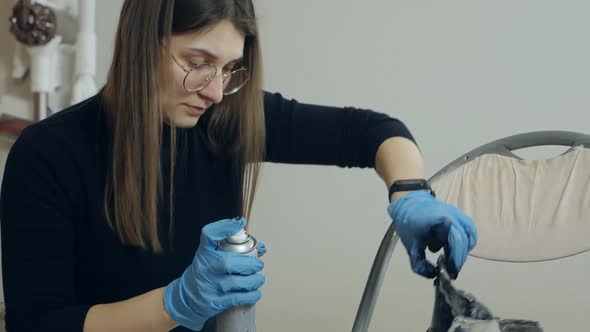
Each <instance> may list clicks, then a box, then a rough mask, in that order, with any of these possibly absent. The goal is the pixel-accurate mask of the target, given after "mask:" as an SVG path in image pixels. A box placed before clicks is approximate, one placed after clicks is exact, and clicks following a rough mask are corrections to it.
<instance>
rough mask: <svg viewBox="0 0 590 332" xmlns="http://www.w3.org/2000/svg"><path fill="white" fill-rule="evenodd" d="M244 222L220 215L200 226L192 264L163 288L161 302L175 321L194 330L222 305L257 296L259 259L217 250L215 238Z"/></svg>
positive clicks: (249, 301)
mask: <svg viewBox="0 0 590 332" xmlns="http://www.w3.org/2000/svg"><path fill="white" fill-rule="evenodd" d="M245 226H246V221H245V220H244V219H224V220H220V221H217V222H214V223H211V224H208V225H207V226H205V227H204V228H203V230H202V232H201V242H200V245H199V248H198V249H197V253H196V255H195V257H194V259H193V262H192V264H191V265H190V266H189V267H188V268H187V269H186V270H185V271H184V273H183V274H182V276H181V277H180V278H178V279H176V280H174V281H172V282H171V283H170V284H169V285H168V286H167V287H166V288H165V291H164V306H165V308H166V311H167V312H168V314H169V315H170V317H171V318H172V319H173V320H174V321H175V322H177V323H178V324H180V325H181V326H184V327H186V328H189V329H192V330H197V331H198V330H200V329H201V328H202V327H203V324H204V323H205V321H206V320H208V319H210V318H212V317H214V316H217V315H218V314H220V313H221V312H223V311H224V310H225V309H227V308H230V307H234V306H240V305H245V304H255V303H256V302H258V300H260V297H261V293H260V290H259V288H260V287H261V286H262V285H263V284H264V281H265V279H264V276H262V275H261V274H258V272H260V271H261V270H262V268H263V266H264V264H263V263H262V261H261V260H259V259H258V258H256V257H251V256H246V255H243V254H239V253H231V252H225V251H220V250H217V245H218V241H220V240H223V239H225V238H226V237H228V236H230V235H232V234H235V233H236V232H238V231H239V230H240V229H242V228H244V227H245Z"/></svg>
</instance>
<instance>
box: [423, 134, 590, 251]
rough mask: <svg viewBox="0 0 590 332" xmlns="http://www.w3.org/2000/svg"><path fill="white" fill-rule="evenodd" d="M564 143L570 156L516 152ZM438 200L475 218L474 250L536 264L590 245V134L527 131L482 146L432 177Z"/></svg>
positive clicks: (584, 249)
mask: <svg viewBox="0 0 590 332" xmlns="http://www.w3.org/2000/svg"><path fill="white" fill-rule="evenodd" d="M543 145H564V146H569V147H570V148H569V149H568V150H567V151H565V152H564V153H563V154H561V155H559V156H555V157H551V158H547V159H543V160H523V159H522V158H520V157H518V156H516V155H515V154H514V153H512V151H514V150H517V149H521V148H526V147H533V146H543ZM429 182H430V184H431V186H432V187H433V189H434V190H435V192H436V194H437V196H438V198H439V199H441V200H443V201H446V202H448V203H451V204H453V205H456V206H457V207H458V208H459V209H461V210H462V211H464V212H465V213H467V214H468V215H470V216H471V217H473V219H474V221H475V222H476V224H477V229H478V244H477V247H476V248H475V249H474V250H473V251H472V252H471V255H473V256H476V257H480V258H485V259H491V260H500V261H514V262H532V261H544V260H551V259H557V258H563V257H567V256H571V255H575V254H578V253H581V252H584V251H587V250H590V236H588V234H590V136H588V135H584V134H579V133H572V132H558V131H543V132H532V133H525V134H520V135H515V136H510V137H506V138H503V139H500V140H497V141H494V142H491V143H489V144H486V145H484V146H481V147H479V148H477V149H475V150H473V151H471V152H469V153H467V154H465V155H463V156H461V157H460V158H458V159H457V160H455V161H454V162H452V163H451V164H449V165H448V166H447V167H445V168H443V169H442V170H441V171H439V172H438V173H437V174H435V175H434V176H433V177H432V178H431V179H430V180H429Z"/></svg>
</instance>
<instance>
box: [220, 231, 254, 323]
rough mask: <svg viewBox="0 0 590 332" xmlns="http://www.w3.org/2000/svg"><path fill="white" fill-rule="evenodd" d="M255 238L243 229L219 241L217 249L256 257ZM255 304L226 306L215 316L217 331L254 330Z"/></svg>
mask: <svg viewBox="0 0 590 332" xmlns="http://www.w3.org/2000/svg"><path fill="white" fill-rule="evenodd" d="M256 245H257V243H256V239H255V238H254V237H252V236H250V235H248V234H247V233H246V231H245V230H244V229H241V230H240V231H239V232H237V233H235V234H233V235H231V236H229V237H228V238H226V239H225V240H222V241H219V249H221V250H223V251H229V252H236V253H240V254H244V255H248V256H253V257H257V256H258V248H257V246H256ZM254 309H255V306H254V305H242V306H238V307H232V308H228V309H227V310H225V311H224V312H222V313H221V314H219V315H218V316H217V332H255V331H256V320H255V310H254Z"/></svg>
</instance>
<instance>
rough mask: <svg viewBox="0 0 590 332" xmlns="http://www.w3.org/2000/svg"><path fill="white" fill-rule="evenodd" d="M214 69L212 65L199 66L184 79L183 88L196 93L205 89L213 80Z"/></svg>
mask: <svg viewBox="0 0 590 332" xmlns="http://www.w3.org/2000/svg"><path fill="white" fill-rule="evenodd" d="M215 72H216V69H215V67H214V66H212V65H207V64H204V65H199V66H197V67H195V68H193V69H192V70H191V71H190V72H189V73H188V75H187V76H186V78H185V79H184V87H185V89H187V90H189V91H198V90H201V89H202V88H204V87H206V86H207V84H209V82H211V81H213V79H214V78H215Z"/></svg>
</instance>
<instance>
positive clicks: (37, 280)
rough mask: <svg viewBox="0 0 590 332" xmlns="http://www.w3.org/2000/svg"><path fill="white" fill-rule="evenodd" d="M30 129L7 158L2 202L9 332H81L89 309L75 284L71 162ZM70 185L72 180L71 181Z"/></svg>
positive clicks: (0, 202) (4, 272) (0, 210)
mask: <svg viewBox="0 0 590 332" xmlns="http://www.w3.org/2000/svg"><path fill="white" fill-rule="evenodd" d="M47 141H48V140H47V138H46V137H44V136H41V135H38V134H37V131H35V128H32V129H31V130H29V128H27V129H25V131H24V132H23V134H22V135H21V136H20V137H19V139H18V140H17V141H16V142H15V144H14V145H13V147H12V149H11V150H10V153H9V155H8V158H7V162H6V166H5V170H4V177H3V181H2V192H1V196H0V220H1V236H2V242H1V243H2V273H3V282H4V294H5V305H6V328H7V331H10V332H25V331H67V332H82V330H83V325H84V320H85V317H86V313H87V311H88V310H89V308H90V306H89V305H82V304H80V303H79V302H78V300H77V295H76V286H75V278H74V273H75V259H74V258H75V253H74V248H75V238H74V220H75V219H76V217H75V215H76V212H75V204H74V203H73V201H72V191H71V190H70V189H69V188H68V186H67V185H65V183H67V182H68V180H66V178H70V179H75V175H74V174H72V173H71V171H72V170H73V169H74V166H73V164H74V163H73V162H72V161H71V160H68V159H67V158H66V156H65V154H64V152H63V151H60V150H61V149H59V148H57V147H56V148H52V146H57V144H55V143H53V144H49V143H47ZM70 182H75V180H74V181H71V180H70Z"/></svg>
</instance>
